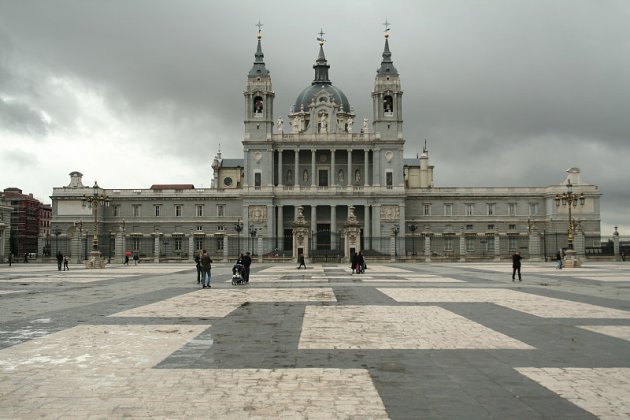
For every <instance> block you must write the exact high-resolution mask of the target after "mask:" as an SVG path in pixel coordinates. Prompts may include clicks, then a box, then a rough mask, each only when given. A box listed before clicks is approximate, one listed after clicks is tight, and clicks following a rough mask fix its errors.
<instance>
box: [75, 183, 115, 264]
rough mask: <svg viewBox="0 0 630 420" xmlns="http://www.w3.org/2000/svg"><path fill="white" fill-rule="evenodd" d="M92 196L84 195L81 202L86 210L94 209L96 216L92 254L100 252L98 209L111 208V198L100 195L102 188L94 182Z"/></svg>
mask: <svg viewBox="0 0 630 420" xmlns="http://www.w3.org/2000/svg"><path fill="white" fill-rule="evenodd" d="M92 190H93V192H92V195H83V199H82V200H81V205H82V206H83V207H84V208H86V207H87V208H90V209H92V213H93V214H94V235H93V236H92V252H93V253H99V252H98V208H99V206H100V207H109V197H108V196H107V195H106V194H105V193H99V191H100V187H99V186H98V183H97V182H96V181H94V186H93V187H92Z"/></svg>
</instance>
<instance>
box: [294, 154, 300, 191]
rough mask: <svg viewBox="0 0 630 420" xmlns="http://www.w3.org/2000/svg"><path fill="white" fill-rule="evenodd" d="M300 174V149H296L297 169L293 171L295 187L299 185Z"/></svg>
mask: <svg viewBox="0 0 630 420" xmlns="http://www.w3.org/2000/svg"><path fill="white" fill-rule="evenodd" d="M299 176H300V149H296V150H295V169H294V171H293V188H296V187H298V186H299V184H298V183H299V182H300V181H299V180H300V178H299Z"/></svg>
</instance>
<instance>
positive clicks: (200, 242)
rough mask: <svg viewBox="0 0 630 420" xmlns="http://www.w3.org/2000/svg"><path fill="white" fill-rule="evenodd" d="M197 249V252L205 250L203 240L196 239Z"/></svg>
mask: <svg viewBox="0 0 630 420" xmlns="http://www.w3.org/2000/svg"><path fill="white" fill-rule="evenodd" d="M195 249H196V250H197V251H199V250H201V249H203V238H197V239H195Z"/></svg>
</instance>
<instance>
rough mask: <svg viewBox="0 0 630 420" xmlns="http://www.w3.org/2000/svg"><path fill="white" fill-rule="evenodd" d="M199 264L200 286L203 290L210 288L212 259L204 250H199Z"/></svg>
mask: <svg viewBox="0 0 630 420" xmlns="http://www.w3.org/2000/svg"><path fill="white" fill-rule="evenodd" d="M199 264H200V265H201V286H202V287H203V288H204V289H205V288H211V287H212V286H211V285H210V281H211V274H210V270H211V268H212V258H210V255H208V253H207V252H206V250H205V249H202V250H201V256H200V257H199Z"/></svg>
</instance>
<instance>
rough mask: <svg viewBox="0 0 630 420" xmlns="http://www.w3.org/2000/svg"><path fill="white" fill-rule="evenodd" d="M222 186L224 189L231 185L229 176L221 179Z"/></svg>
mask: <svg viewBox="0 0 630 420" xmlns="http://www.w3.org/2000/svg"><path fill="white" fill-rule="evenodd" d="M223 185H225V186H226V187H229V186H230V185H232V178H230V177H229V176H226V177H225V178H223Z"/></svg>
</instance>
